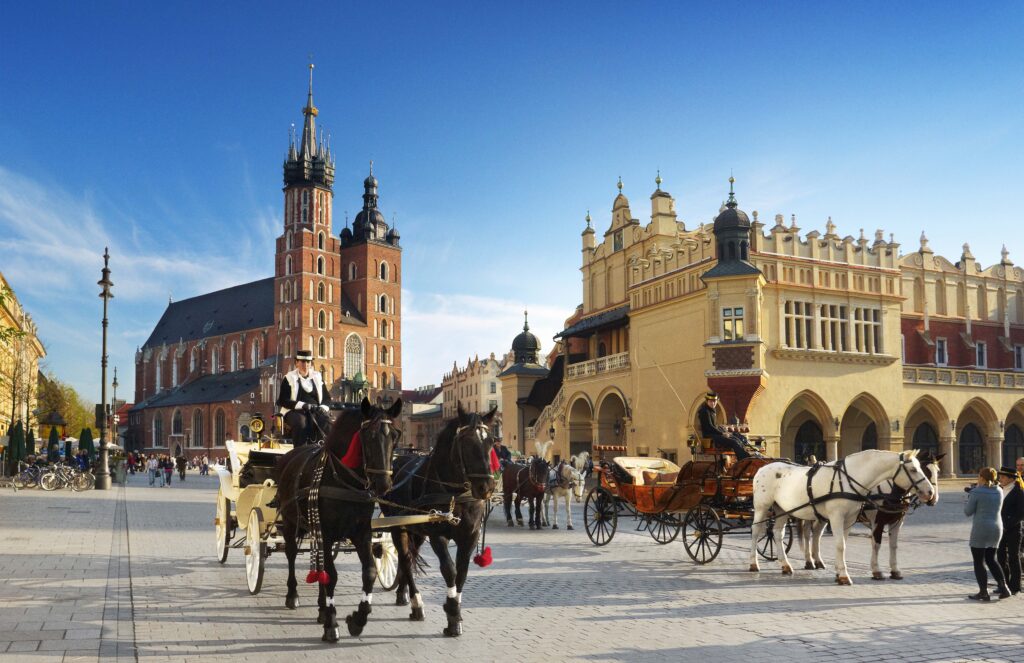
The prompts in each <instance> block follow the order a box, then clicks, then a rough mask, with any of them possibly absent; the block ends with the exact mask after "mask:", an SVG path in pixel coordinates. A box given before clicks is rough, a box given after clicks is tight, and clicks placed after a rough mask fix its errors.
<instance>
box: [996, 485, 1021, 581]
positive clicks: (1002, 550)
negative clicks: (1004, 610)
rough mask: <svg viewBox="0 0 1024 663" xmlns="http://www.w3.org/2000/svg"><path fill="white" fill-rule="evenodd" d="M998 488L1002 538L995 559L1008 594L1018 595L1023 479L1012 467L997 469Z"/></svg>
mask: <svg viewBox="0 0 1024 663" xmlns="http://www.w3.org/2000/svg"><path fill="white" fill-rule="evenodd" d="M999 487H1000V488H1002V489H1003V496H1004V497H1003V508H1002V510H1001V512H1000V513H1001V515H1002V518H1003V538H1002V539H1000V540H999V551H998V553H997V557H998V559H999V566H1000V567H1001V568H1002V569H1003V575H1005V576H1006V588H1007V589H1009V590H1010V594H1019V593H1020V562H1021V560H1020V557H1021V555H1020V544H1021V541H1020V539H1021V523H1022V522H1024V479H1021V476H1020V474H1019V473H1018V472H1017V470H1015V469H1014V468H1012V467H1001V468H999Z"/></svg>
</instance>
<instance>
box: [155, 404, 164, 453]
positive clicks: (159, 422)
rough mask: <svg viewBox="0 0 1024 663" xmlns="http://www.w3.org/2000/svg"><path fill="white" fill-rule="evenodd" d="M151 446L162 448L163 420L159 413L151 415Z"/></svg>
mask: <svg viewBox="0 0 1024 663" xmlns="http://www.w3.org/2000/svg"><path fill="white" fill-rule="evenodd" d="M153 446H154V447H156V448H160V447H162V446H164V418H163V416H162V415H161V414H160V413H159V412H157V413H156V414H155V415H153Z"/></svg>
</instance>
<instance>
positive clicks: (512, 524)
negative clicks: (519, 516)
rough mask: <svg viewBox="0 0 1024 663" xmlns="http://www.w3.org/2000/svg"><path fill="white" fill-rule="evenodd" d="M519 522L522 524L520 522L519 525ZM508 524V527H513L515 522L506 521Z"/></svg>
mask: <svg viewBox="0 0 1024 663" xmlns="http://www.w3.org/2000/svg"><path fill="white" fill-rule="evenodd" d="M521 524H522V523H520V525H521ZM508 526H509V527H515V526H516V524H515V523H514V522H512V521H511V520H510V521H508Z"/></svg>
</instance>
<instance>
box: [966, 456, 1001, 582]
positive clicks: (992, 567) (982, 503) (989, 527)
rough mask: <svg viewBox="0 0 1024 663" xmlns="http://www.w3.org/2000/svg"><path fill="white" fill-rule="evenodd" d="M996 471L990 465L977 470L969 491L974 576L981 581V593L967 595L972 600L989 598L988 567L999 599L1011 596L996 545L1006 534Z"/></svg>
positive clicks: (967, 506)
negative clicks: (975, 479) (1004, 533)
mask: <svg viewBox="0 0 1024 663" xmlns="http://www.w3.org/2000/svg"><path fill="white" fill-rule="evenodd" d="M995 484H996V471H995V469H993V468H991V467H983V468H981V471H980V472H979V473H978V481H977V483H976V484H975V486H974V488H973V489H972V490H971V492H969V493H968V494H967V503H966V504H965V505H964V514H965V515H968V516H972V521H971V540H970V546H971V556H972V557H973V558H974V577H975V579H977V581H978V590H979V591H978V593H977V594H971V595H970V596H968V597H967V598H969V599H971V600H972V601H990V600H991V597H989V595H988V576H987V575H986V574H985V567H986V566H987V567H988V570H989V571H991V572H992V577H993V578H994V579H995V581H996V586H997V588H998V593H999V598H1001V599H1005V598H1008V597H1009V596H1010V592H1009V590H1008V589H1007V588H1006V580H1005V578H1004V576H1003V570H1002V569H1001V568H999V565H998V564H996V547H998V546H999V539H1000V538H1002V535H1003V523H1002V520H1001V519H1000V514H999V511H1000V509H1001V508H1002V506H1003V491H1001V490H999V489H998V488H996V485H995Z"/></svg>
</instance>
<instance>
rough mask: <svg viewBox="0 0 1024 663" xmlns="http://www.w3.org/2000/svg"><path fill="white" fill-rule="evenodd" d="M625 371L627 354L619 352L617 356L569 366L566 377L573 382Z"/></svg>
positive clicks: (627, 359)
mask: <svg viewBox="0 0 1024 663" xmlns="http://www.w3.org/2000/svg"><path fill="white" fill-rule="evenodd" d="M627 369H629V353H628V352H620V353H619V354H617V355H608V356H607V357H599V358H597V359H591V360H589V361H581V362H578V363H576V364H569V369H568V371H567V372H566V377H568V378H569V379H570V380H573V379H579V378H585V377H589V376H592V375H598V374H599V373H610V372H613V371H624V370H627Z"/></svg>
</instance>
